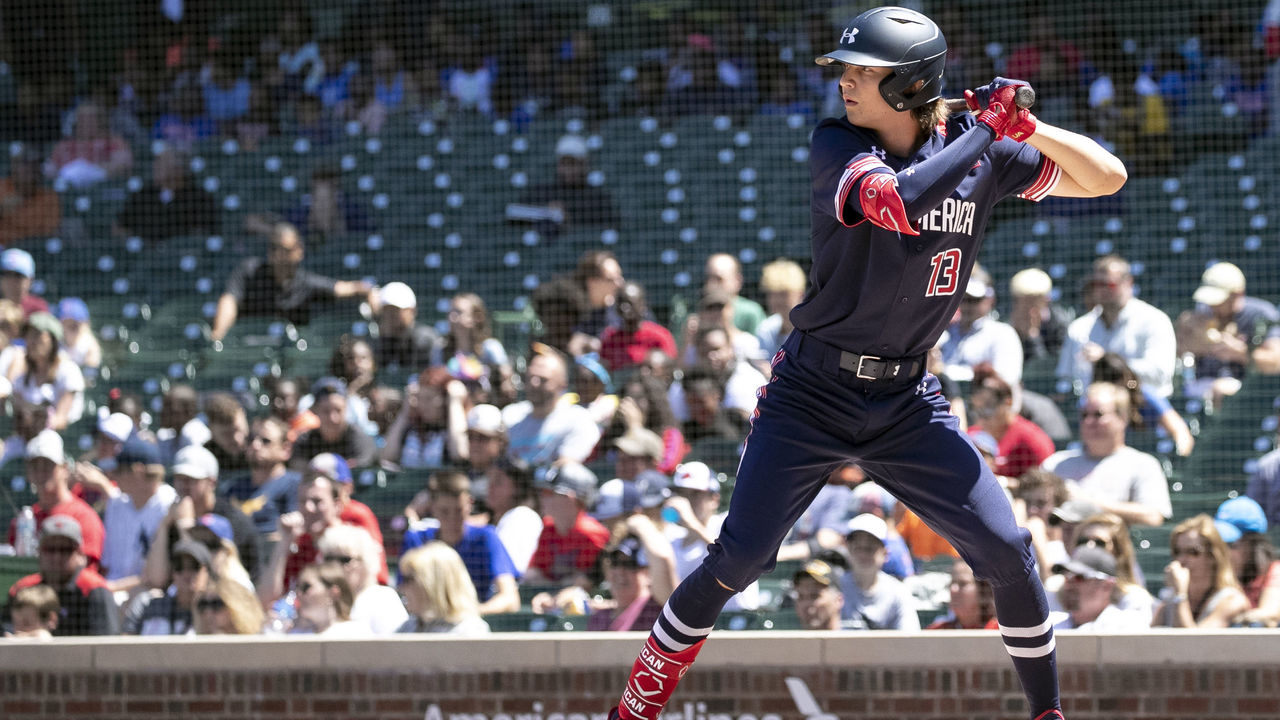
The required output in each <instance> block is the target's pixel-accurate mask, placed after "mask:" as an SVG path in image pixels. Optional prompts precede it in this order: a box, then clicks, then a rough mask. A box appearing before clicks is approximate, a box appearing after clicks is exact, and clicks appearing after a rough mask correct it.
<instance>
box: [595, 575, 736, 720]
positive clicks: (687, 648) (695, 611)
mask: <svg viewBox="0 0 1280 720" xmlns="http://www.w3.org/2000/svg"><path fill="white" fill-rule="evenodd" d="M734 592H735V591H733V590H726V589H725V588H724V587H723V586H722V585H720V583H719V582H717V581H716V579H715V577H714V576H712V574H711V573H710V572H707V571H706V570H705V569H704V568H702V567H699V568H698V569H697V570H694V571H693V572H692V573H690V575H689V577H687V578H685V579H684V581H683V582H681V583H680V585H679V586H677V587H676V589H675V592H673V593H671V597H670V598H669V599H668V600H667V604H666V606H665V607H663V608H662V614H661V615H659V616H658V621H657V622H655V623H654V624H653V631H652V632H650V633H649V637H648V639H647V640H646V641H645V644H644V647H643V648H641V649H640V656H639V657H637V658H636V661H635V664H634V665H632V666H631V675H630V676H628V677H627V686H626V689H624V690H623V692H622V701H621V702H620V703H618V715H619V716H620V717H621V718H622V720H657V717H658V715H659V714H661V712H662V708H663V707H665V706H666V704H667V701H668V700H670V699H671V694H672V693H674V692H675V690H676V685H677V684H679V682H680V678H682V677H684V674H685V673H686V672H688V671H689V666H690V665H692V664H693V660H694V658H696V657H697V656H698V652H699V651H700V650H702V645H703V644H704V643H705V641H706V638H707V635H709V634H710V633H711V629H712V628H713V627H715V624H716V618H717V617H719V615H720V611H721V610H722V609H724V604H725V603H727V602H729V598H731V597H733V595H734Z"/></svg>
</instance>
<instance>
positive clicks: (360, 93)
mask: <svg viewBox="0 0 1280 720" xmlns="http://www.w3.org/2000/svg"><path fill="white" fill-rule="evenodd" d="M349 92H350V97H348V98H347V99H345V100H342V101H340V102H339V103H338V105H337V106H336V107H334V109H333V117H334V119H335V120H337V121H339V122H342V123H345V124H346V127H347V129H348V132H350V131H351V130H353V129H354V130H355V131H356V132H359V133H364V134H365V135H377V134H378V133H380V132H382V126H383V125H385V124H386V122H387V115H388V109H387V106H386V104H384V103H383V102H382V100H381V98H379V97H378V96H377V95H376V94H375V93H374V85H373V79H372V78H370V77H369V75H367V74H365V73H356V74H355V75H353V76H352V77H351V82H350V84H349Z"/></svg>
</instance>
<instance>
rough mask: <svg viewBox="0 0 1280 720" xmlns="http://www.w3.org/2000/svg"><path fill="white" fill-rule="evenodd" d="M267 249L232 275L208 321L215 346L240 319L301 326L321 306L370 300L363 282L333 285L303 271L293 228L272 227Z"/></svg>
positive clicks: (369, 288) (369, 290) (299, 244)
mask: <svg viewBox="0 0 1280 720" xmlns="http://www.w3.org/2000/svg"><path fill="white" fill-rule="evenodd" d="M269 243H270V247H269V250H268V252H267V257H266V258H260V257H253V258H247V259H245V260H244V261H243V262H241V263H240V264H239V265H237V266H236V269H235V270H233V271H232V272H231V276H230V278H228V280H227V288H226V290H225V291H223V293H222V296H221V297H220V298H218V309H217V312H216V314H215V315H214V318H213V330H212V332H211V333H210V337H211V338H212V339H213V340H214V341H221V340H222V339H223V338H224V337H226V335H227V332H228V331H230V330H231V327H232V326H233V325H235V323H236V318H237V317H239V316H240V315H241V314H242V313H243V314H244V315H245V316H250V315H265V316H279V317H283V318H285V319H287V320H288V321H289V322H291V323H294V324H297V325H305V324H306V323H307V322H308V321H309V320H310V319H311V313H312V311H313V310H314V309H315V306H316V305H317V304H318V303H319V302H321V301H322V300H328V299H332V298H350V297H356V296H361V297H365V298H370V299H371V297H372V293H373V287H372V286H370V285H369V284H368V283H366V282H365V281H363V280H334V279H332V278H327V277H324V276H322V275H316V274H315V273H313V272H311V271H309V270H304V269H302V267H300V266H301V265H302V257H303V244H302V238H301V237H300V236H299V235H298V231H297V230H296V229H295V228H294V227H293V226H292V225H288V224H284V223H281V224H279V225H276V226H274V227H273V228H272V229H271V237H270V240H269ZM370 301H372V300H370Z"/></svg>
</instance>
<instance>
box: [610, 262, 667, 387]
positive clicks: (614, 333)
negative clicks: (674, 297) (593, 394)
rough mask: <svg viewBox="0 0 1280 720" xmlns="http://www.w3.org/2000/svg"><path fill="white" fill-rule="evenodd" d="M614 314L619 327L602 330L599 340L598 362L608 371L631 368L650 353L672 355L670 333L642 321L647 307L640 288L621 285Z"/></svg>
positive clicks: (652, 323)
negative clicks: (616, 314)
mask: <svg viewBox="0 0 1280 720" xmlns="http://www.w3.org/2000/svg"><path fill="white" fill-rule="evenodd" d="M616 305H617V312H618V316H619V317H620V318H621V323H620V324H618V325H612V326H609V327H607V328H605V329H604V332H603V333H602V334H601V336H600V359H601V360H602V361H604V365H605V367H607V368H608V369H609V370H610V371H617V370H622V369H629V368H633V367H635V366H636V365H639V364H640V363H641V361H643V360H644V356H645V355H646V354H647V353H648V352H649V351H650V350H653V349H658V350H661V351H663V352H665V353H667V354H668V355H675V354H676V341H675V338H673V337H672V336H671V331H670V330H667V329H666V328H665V327H663V326H661V325H659V324H658V323H656V322H653V321H651V320H646V319H645V318H646V317H647V316H648V315H649V306H648V304H647V303H646V301H645V294H644V288H642V287H640V285H638V284H636V283H634V282H628V283H625V284H623V286H622V289H621V290H620V291H618V296H617V303H616Z"/></svg>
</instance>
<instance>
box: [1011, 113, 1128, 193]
mask: <svg viewBox="0 0 1280 720" xmlns="http://www.w3.org/2000/svg"><path fill="white" fill-rule="evenodd" d="M1025 142H1026V143H1027V144H1028V145H1030V146H1032V147H1034V148H1035V149H1037V150H1039V151H1040V154H1041V155H1044V156H1045V157H1047V158H1049V159H1050V160H1052V161H1054V162H1055V163H1057V165H1058V168H1059V169H1061V170H1062V176H1061V177H1060V178H1059V179H1058V184H1057V186H1056V187H1054V188H1053V190H1051V191H1049V194H1050V195H1054V196H1057V197H1078V198H1087V197H1098V196H1100V195H1111V194H1112V193H1114V192H1116V191H1118V190H1119V189H1120V188H1121V187H1123V186H1124V183H1125V180H1127V179H1128V178H1129V173H1128V171H1127V170H1125V167H1124V163H1123V162H1121V161H1120V158H1118V157H1116V156H1115V155H1112V154H1111V153H1109V152H1107V151H1106V150H1105V149H1104V148H1103V147H1102V146H1101V145H1099V144H1098V143H1097V142H1095V141H1094V140H1093V139H1091V138H1089V137H1086V136H1084V135H1081V134H1079V133H1074V132H1071V131H1070V130H1064V129H1062V128H1060V127H1057V126H1055V125H1050V124H1048V123H1043V122H1037V124H1036V129H1035V133H1034V134H1033V135H1031V137H1029V138H1027V139H1026V141H1025Z"/></svg>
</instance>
